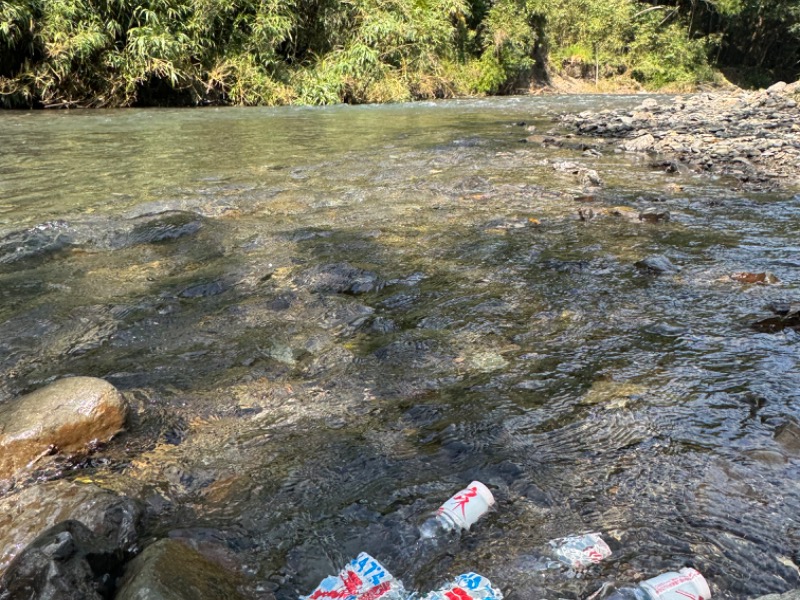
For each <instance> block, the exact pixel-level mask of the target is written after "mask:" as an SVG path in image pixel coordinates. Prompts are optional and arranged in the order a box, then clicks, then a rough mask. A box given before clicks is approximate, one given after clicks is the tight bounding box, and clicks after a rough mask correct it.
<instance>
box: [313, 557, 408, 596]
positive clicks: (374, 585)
mask: <svg viewBox="0 0 800 600" xmlns="http://www.w3.org/2000/svg"><path fill="white" fill-rule="evenodd" d="M393 591H394V592H397V595H401V594H400V593H401V592H402V585H401V584H400V582H399V581H397V580H396V579H395V578H394V577H392V575H391V573H389V572H388V571H387V570H386V569H384V568H383V565H381V564H380V563H379V562H378V561H377V560H375V559H374V558H372V557H371V556H370V555H369V554H367V553H366V552H362V553H361V554H359V555H358V556H357V557H356V558H355V559H353V560H352V561H350V564H348V565H347V566H346V567H345V568H344V569H342V571H341V572H340V573H339V575H338V576H336V577H326V578H325V579H324V580H323V581H322V582H321V583H320V584H319V585H318V586H317V589H315V590H314V591H313V592H311V594H309V595H308V596H306V597H305V599H306V600H323V599H331V600H378V599H379V598H383V597H384V596H386V595H387V594H389V593H390V592H393Z"/></svg>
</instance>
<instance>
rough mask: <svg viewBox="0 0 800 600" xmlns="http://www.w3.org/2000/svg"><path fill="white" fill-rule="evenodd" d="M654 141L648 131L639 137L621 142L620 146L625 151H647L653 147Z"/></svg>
mask: <svg viewBox="0 0 800 600" xmlns="http://www.w3.org/2000/svg"><path fill="white" fill-rule="evenodd" d="M655 143H656V138H654V137H653V136H652V135H650V134H649V133H645V134H643V135H640V136H639V137H636V138H633V139H632V140H628V141H627V142H623V143H622V144H621V147H622V149H623V150H625V151H626V152H649V151H650V150H652V149H653V147H654V146H655Z"/></svg>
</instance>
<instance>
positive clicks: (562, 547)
mask: <svg viewBox="0 0 800 600" xmlns="http://www.w3.org/2000/svg"><path fill="white" fill-rule="evenodd" d="M549 545H550V547H549V548H548V549H547V550H545V551H544V552H543V553H542V554H534V555H531V556H527V557H524V558H523V560H522V567H523V568H524V569H525V570H528V571H555V570H563V569H572V570H573V571H583V570H585V569H588V568H589V567H591V566H593V565H596V564H598V563H600V562H602V561H603V560H605V559H606V558H608V557H609V556H611V548H609V547H608V544H606V542H605V540H603V538H602V537H601V536H600V534H599V533H584V534H581V535H571V536H568V537H563V538H557V539H554V540H550V542H549Z"/></svg>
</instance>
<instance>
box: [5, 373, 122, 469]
mask: <svg viewBox="0 0 800 600" xmlns="http://www.w3.org/2000/svg"><path fill="white" fill-rule="evenodd" d="M126 416H127V405H126V403H125V400H124V399H123V397H122V395H121V394H120V393H119V392H118V391H117V389H116V388H115V387H114V386H113V385H111V384H110V383H108V382H106V381H104V380H102V379H97V378H95V377H68V378H65V379H60V380H58V381H56V382H55V383H52V384H50V385H48V386H46V387H44V388H41V389H39V390H36V391H35V392H32V393H30V394H27V395H25V396H20V397H18V398H15V399H13V400H11V401H9V402H6V403H5V404H3V405H0V480H2V479H7V478H10V477H12V476H13V475H14V474H15V473H17V472H18V471H20V470H21V469H24V468H26V467H32V466H35V463H36V462H37V460H39V459H40V458H43V457H44V456H45V455H47V454H52V453H54V452H62V453H76V452H82V451H85V450H86V449H87V444H89V443H93V442H107V441H108V440H110V439H111V438H112V437H113V436H114V435H115V434H116V433H118V432H119V431H120V430H121V429H122V426H123V425H124V424H125V418H126Z"/></svg>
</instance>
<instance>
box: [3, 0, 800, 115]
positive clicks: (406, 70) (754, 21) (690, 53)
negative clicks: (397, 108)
mask: <svg viewBox="0 0 800 600" xmlns="http://www.w3.org/2000/svg"><path fill="white" fill-rule="evenodd" d="M714 63H716V64H717V65H720V66H725V65H735V66H738V67H741V72H742V73H747V76H748V77H750V78H753V77H764V78H765V79H764V81H769V80H770V79H773V80H774V79H775V78H777V77H779V76H780V77H783V78H786V79H789V78H794V77H796V76H797V75H798V71H800V0H648V1H647V2H642V1H639V0H344V1H337V0H141V1H136V2H134V1H133V0H0V106H13V107H20V106H130V105H135V104H143V103H149V104H169V103H177V104H199V103H225V104H246V105H249V104H285V103H293V102H300V103H307V104H329V103H335V102H352V103H359V102H386V101H404V100H410V99H415V98H431V97H448V96H452V95H457V94H495V93H507V92H513V91H515V90H516V89H519V88H520V87H525V86H527V85H528V84H529V82H530V81H531V79H532V78H535V77H546V76H547V73H548V72H550V73H552V72H554V71H555V72H558V71H560V70H561V69H566V68H569V69H570V70H571V72H577V74H578V76H583V77H587V78H588V77H591V78H594V77H597V78H599V79H602V78H604V77H609V78H612V77H619V76H622V77H629V78H631V80H636V81H638V82H639V83H640V84H642V85H644V86H646V87H648V88H653V89H656V88H659V87H662V86H675V85H678V86H691V85H695V84H697V83H699V82H702V81H706V80H708V79H710V78H711V77H712V76H713V70H712V69H711V65H712V64H714Z"/></svg>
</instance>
